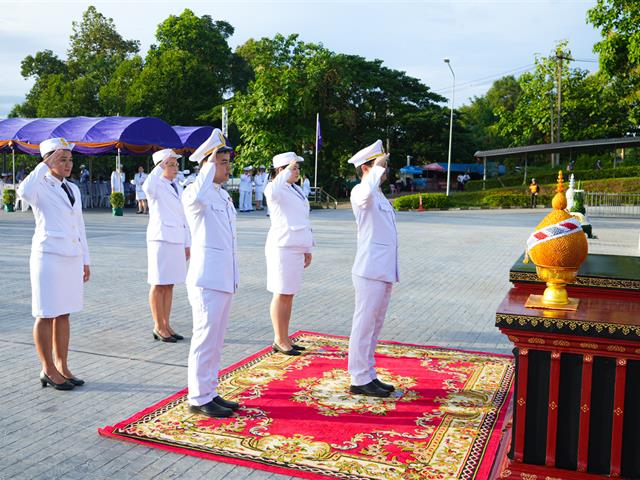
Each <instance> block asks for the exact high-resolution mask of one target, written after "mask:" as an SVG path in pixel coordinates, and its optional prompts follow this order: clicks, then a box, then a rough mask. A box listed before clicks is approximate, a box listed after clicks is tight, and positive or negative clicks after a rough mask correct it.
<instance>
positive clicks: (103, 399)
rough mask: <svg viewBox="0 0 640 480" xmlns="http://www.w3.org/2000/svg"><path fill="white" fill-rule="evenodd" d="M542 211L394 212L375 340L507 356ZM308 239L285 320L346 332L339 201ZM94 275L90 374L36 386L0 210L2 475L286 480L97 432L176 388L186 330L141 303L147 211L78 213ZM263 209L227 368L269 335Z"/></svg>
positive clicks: (254, 220) (86, 348) (81, 320)
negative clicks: (510, 293) (515, 288)
mask: <svg viewBox="0 0 640 480" xmlns="http://www.w3.org/2000/svg"><path fill="white" fill-rule="evenodd" d="M545 212H546V211H541V210H538V211H535V212H531V211H526V210H498V211H451V212H426V213H422V214H420V213H400V214H399V215H398V228H399V232H400V244H401V253H400V255H401V266H400V267H401V283H400V284H399V285H397V287H396V288H395V290H394V293H393V296H392V302H391V305H390V308H389V314H388V317H387V321H386V324H385V327H384V330H383V332H382V337H383V338H384V339H392V340H397V341H406V342H411V343H420V344H430V345H440V346H451V347H457V348H465V349H475V350H484V351H493V352H502V353H505V352H508V351H509V345H508V343H507V342H505V339H504V338H503V337H502V336H501V334H500V333H499V332H498V331H497V329H496V328H495V327H494V326H493V321H494V312H495V309H496V307H497V306H498V304H499V302H500V301H501V299H502V297H503V296H504V294H505V292H506V291H507V290H508V288H509V283H508V271H509V267H510V266H511V265H512V264H513V262H514V261H515V259H516V258H517V257H518V255H520V253H522V251H523V247H524V244H525V240H526V238H527V236H528V234H529V232H530V231H531V230H532V229H533V227H534V226H535V225H536V224H537V222H538V221H539V219H540V218H541V217H542V216H543V215H544V213H545ZM312 217H313V226H314V231H315V235H316V241H317V244H318V247H317V249H316V252H315V255H314V262H313V264H312V266H311V268H310V269H309V270H308V271H307V272H306V274H305V284H304V288H303V290H302V292H301V293H300V294H299V295H298V297H297V298H296V302H295V307H294V308H295V311H294V318H293V320H292V325H293V328H294V329H306V330H315V331H320V332H327V333H334V334H341V335H348V333H349V329H350V324H351V314H352V305H353V290H352V287H351V280H350V269H351V263H352V260H353V254H354V251H355V237H354V234H355V231H354V223H353V218H352V214H351V212H350V211H349V210H331V211H318V212H314V213H313V215H312ZM85 220H86V223H87V232H88V237H89V244H90V249H91V254H92V257H93V265H92V281H91V282H90V283H89V284H88V285H87V287H86V290H85V309H84V311H83V312H82V313H80V314H78V315H75V316H74V317H73V319H72V341H71V348H72V352H71V354H70V364H71V366H72V369H73V371H74V372H76V374H77V375H78V376H80V377H82V378H84V379H86V380H87V381H88V384H87V385H86V386H85V387H83V388H79V389H76V390H74V391H73V392H56V391H54V390H52V389H51V388H46V389H42V388H41V387H40V384H39V382H38V372H39V365H38V361H37V357H36V353H35V351H34V347H33V342H32V338H31V328H32V318H31V316H30V295H31V294H30V290H29V275H28V256H29V244H30V237H31V235H32V232H33V218H32V216H31V214H23V213H14V214H6V213H0V249H1V252H2V261H1V263H0V265H1V267H0V287H1V288H0V294H1V295H2V297H1V298H0V479H9V478H69V479H98V478H111V479H128V478H142V479H150V478H162V479H165V478H183V479H192V478H193V479H196V478H202V477H204V476H207V477H208V478H215V479H222V478H224V479H228V480H236V479H252V480H255V479H276V478H278V479H279V478H287V477H283V476H280V475H274V474H270V473H267V472H262V471H258V470H252V469H247V468H242V467H237V466H233V465H229V464H225V463H217V462H211V461H207V460H201V459H197V458H194V457H188V456H181V455H177V454H174V453H168V452H163V451H160V450H157V449H152V448H146V447H143V446H140V445H134V444H130V443H125V442H119V441H115V440H112V439H105V438H102V437H99V436H98V434H97V432H96V430H97V428H98V427H101V426H104V425H107V424H113V423H115V422H117V421H119V420H122V419H124V418H126V417H128V416H130V415H131V414H133V413H135V412H137V411H139V410H141V409H142V408H144V407H146V406H148V405H150V404H152V403H155V402H157V401H159V400H161V399H163V398H165V397H167V396H169V395H170V394H172V393H174V392H176V391H178V390H180V389H182V388H184V386H185V384H186V361H187V352H188V348H189V343H188V340H187V341H185V342H182V343H178V344H175V345H171V344H162V343H160V342H154V341H153V340H152V337H151V328H152V322H151V319H150V316H149V309H148V305H147V285H146V284H145V281H146V246H145V237H144V235H145V224H146V218H145V217H143V216H140V215H138V216H136V215H133V214H131V213H129V212H127V215H126V216H125V217H123V218H114V217H112V216H110V214H108V213H107V212H90V213H87V214H86V216H85ZM268 225H269V223H268V219H267V218H266V217H265V216H263V215H261V214H258V213H250V214H242V216H241V217H240V219H239V223H238V235H239V248H240V268H241V288H240V290H239V291H238V293H237V295H236V297H235V300H234V305H233V309H232V313H231V321H230V327H229V330H228V332H227V336H226V339H227V340H226V344H225V349H224V355H223V359H222V363H223V365H229V364H230V363H232V362H236V361H238V360H241V359H242V358H244V357H246V356H248V355H249V354H251V353H253V352H255V351H257V350H258V349H260V348H262V347H264V346H266V345H267V344H269V343H270V341H271V339H272V331H271V325H270V321H269V316H268V310H267V309H268V303H269V300H270V297H269V294H268V293H267V292H266V290H265V275H266V274H265V262H264V254H263V245H264V240H265V236H266V232H267V229H268ZM594 232H595V233H596V234H597V235H598V237H599V238H598V239H597V240H591V241H590V242H589V243H590V249H591V251H592V252H594V253H612V254H628V255H638V254H639V251H638V234H639V233H640V220H638V219H594ZM173 325H174V326H175V328H176V330H177V331H178V332H180V333H183V334H187V335H188V334H189V331H190V310H189V307H188V303H187V299H186V291H185V288H184V286H180V287H178V288H177V289H176V292H175V301H174V311H173Z"/></svg>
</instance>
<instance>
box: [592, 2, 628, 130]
mask: <svg viewBox="0 0 640 480" xmlns="http://www.w3.org/2000/svg"><path fill="white" fill-rule="evenodd" d="M587 21H588V22H589V23H591V24H592V25H593V26H594V27H596V28H599V29H600V32H601V34H602V40H601V41H599V42H598V43H596V44H595V45H594V47H593V50H594V51H595V52H597V53H598V54H599V58H600V68H601V70H602V72H603V74H604V75H605V76H607V77H609V78H610V79H611V81H612V82H613V83H615V89H616V91H617V93H618V94H619V95H620V98H621V100H622V104H623V106H624V108H625V109H627V110H628V112H629V120H630V122H631V123H632V124H633V125H635V126H636V127H637V125H639V124H640V3H638V2H636V1H630V0H598V1H597V3H596V6H595V7H593V8H591V9H590V10H589V11H588V13H587ZM636 130H637V128H636Z"/></svg>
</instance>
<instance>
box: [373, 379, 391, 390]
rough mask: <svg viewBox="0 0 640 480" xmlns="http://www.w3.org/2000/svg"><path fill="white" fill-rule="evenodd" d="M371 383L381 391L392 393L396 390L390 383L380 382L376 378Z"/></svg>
mask: <svg viewBox="0 0 640 480" xmlns="http://www.w3.org/2000/svg"><path fill="white" fill-rule="evenodd" d="M372 383H375V384H376V385H377V386H378V387H380V388H381V389H383V390H386V391H387V392H393V391H394V390H395V389H396V387H394V386H393V385H391V384H390V383H384V382H381V381H380V380H378V379H377V378H374V379H373V380H372Z"/></svg>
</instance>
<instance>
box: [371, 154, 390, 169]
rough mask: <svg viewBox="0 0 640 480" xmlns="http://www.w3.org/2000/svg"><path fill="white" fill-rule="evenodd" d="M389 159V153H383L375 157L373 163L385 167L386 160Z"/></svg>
mask: <svg viewBox="0 0 640 480" xmlns="http://www.w3.org/2000/svg"><path fill="white" fill-rule="evenodd" d="M388 160H389V154H388V153H385V154H384V155H382V156H381V157H378V158H376V161H375V162H373V164H374V165H375V166H377V167H382V168H387V161H388Z"/></svg>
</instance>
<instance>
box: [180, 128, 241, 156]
mask: <svg viewBox="0 0 640 480" xmlns="http://www.w3.org/2000/svg"><path fill="white" fill-rule="evenodd" d="M216 148H217V149H218V151H219V152H229V151H231V150H233V149H232V148H231V147H228V146H227V139H226V138H224V135H223V134H222V130H220V129H219V128H214V129H213V132H211V135H210V136H209V138H207V139H206V140H205V141H204V143H203V144H202V145H200V146H199V147H198V148H197V149H196V151H195V152H193V153H192V154H191V156H190V157H189V160H191V161H192V162H197V163H200V162H201V161H202V160H204V159H205V158H207V157H208V156H209V155H211V153H212V152H213V151H214V150H215V149H216Z"/></svg>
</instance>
